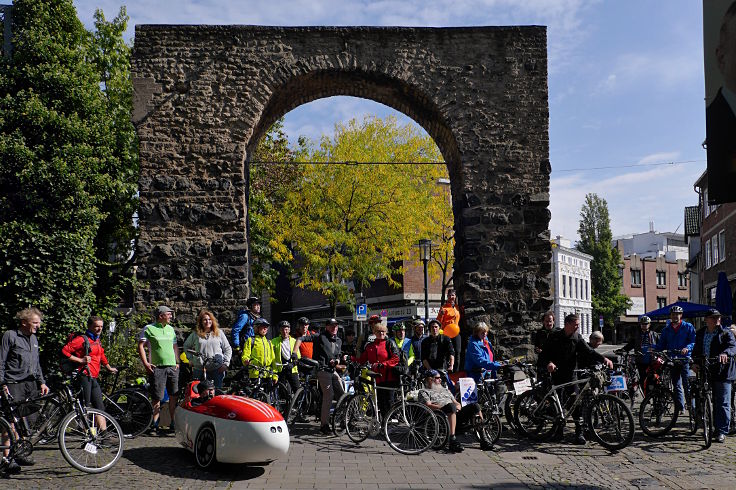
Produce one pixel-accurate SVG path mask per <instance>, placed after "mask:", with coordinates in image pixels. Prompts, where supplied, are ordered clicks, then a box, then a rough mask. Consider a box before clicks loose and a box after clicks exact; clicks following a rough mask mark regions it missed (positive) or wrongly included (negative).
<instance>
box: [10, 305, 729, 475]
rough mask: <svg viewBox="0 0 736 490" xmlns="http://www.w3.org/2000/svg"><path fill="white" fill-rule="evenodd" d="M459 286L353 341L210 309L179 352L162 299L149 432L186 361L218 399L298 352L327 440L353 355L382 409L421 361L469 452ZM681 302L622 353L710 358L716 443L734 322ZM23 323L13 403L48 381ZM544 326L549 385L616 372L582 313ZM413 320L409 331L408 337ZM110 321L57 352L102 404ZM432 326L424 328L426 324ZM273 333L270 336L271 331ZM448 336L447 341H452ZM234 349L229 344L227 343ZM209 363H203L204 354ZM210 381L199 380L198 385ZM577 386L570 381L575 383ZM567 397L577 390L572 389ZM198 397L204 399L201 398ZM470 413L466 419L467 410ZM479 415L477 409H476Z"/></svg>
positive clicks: (476, 340)
mask: <svg viewBox="0 0 736 490" xmlns="http://www.w3.org/2000/svg"><path fill="white" fill-rule="evenodd" d="M455 299H456V296H455V293H454V292H453V291H450V292H449V294H448V301H447V303H446V304H445V305H444V306H443V308H442V311H441V312H440V315H439V317H438V318H437V319H433V320H430V321H429V322H427V324H425V322H424V321H423V320H421V319H416V320H414V321H413V322H411V323H408V325H407V322H399V323H396V324H394V325H393V327H392V335H389V329H388V327H387V325H386V324H385V322H384V321H383V319H381V318H379V317H378V316H377V315H373V316H371V317H370V318H369V320H368V325H369V329H370V332H369V335H358V336H356V334H355V332H354V331H350V330H346V331H344V332H343V334H342V335H338V329H339V322H338V321H337V320H336V319H334V318H333V319H329V320H327V321H326V322H325V324H324V329H323V330H322V331H321V332H319V331H318V330H317V329H315V328H314V327H313V326H312V325H311V322H310V321H309V320H308V319H307V318H305V317H302V318H300V319H299V320H298V321H297V324H296V325H295V328H294V329H292V326H291V324H290V323H289V322H288V321H281V322H280V323H279V324H278V335H275V336H273V338H269V335H268V334H269V331H270V327H271V326H270V324H269V322H268V321H267V320H266V319H265V318H263V317H262V316H260V301H259V300H258V299H257V298H251V299H249V300H248V302H247V308H245V309H243V310H241V311H240V312H239V314H238V316H237V320H236V322H235V325H234V326H233V328H232V330H231V338H230V341H229V340H228V338H227V336H226V335H225V333H224V332H223V331H222V329H220V327H219V325H218V322H217V319H216V318H215V316H214V314H212V312H210V311H207V310H205V311H202V312H201V313H200V314H199V315H198V317H197V323H196V326H195V327H194V329H193V330H192V332H191V334H190V335H189V336H188V337H187V338H186V340H185V342H184V344H183V349H182V352H180V351H179V348H178V344H177V337H176V332H175V331H174V329H173V327H172V326H171V325H170V322H171V318H172V313H173V312H172V310H171V309H169V308H168V307H165V306H160V307H158V308H157V309H156V312H155V321H154V322H153V323H152V324H150V325H147V326H146V327H145V328H144V329H143V330H142V331H141V333H140V335H139V350H138V352H139V355H140V359H141V362H142V363H143V366H144V367H145V369H146V371H147V373H148V375H149V383H150V397H151V400H152V405H153V411H154V416H153V424H152V427H151V431H152V432H154V433H159V434H164V433H170V432H172V430H173V423H172V424H171V426H170V427H168V429H163V428H160V427H159V424H158V420H159V412H160V405H161V401H162V400H164V398H165V394H168V397H169V410H170V415H171V420H172V421H173V419H174V417H173V415H174V411H175V409H176V401H177V395H178V392H179V382H178V381H179V375H180V367H181V364H182V363H187V364H188V365H189V366H190V367H191V372H192V375H193V377H194V378H195V379H205V378H206V380H207V381H206V385H207V386H206V388H207V389H206V391H205V390H203V395H205V396H203V399H204V398H207V396H206V395H208V394H209V395H210V396H213V395H214V393H215V390H214V389H215V388H221V387H222V386H223V381H224V378H225V374H226V372H227V370H228V368H229V367H230V366H231V364H232V365H233V366H234V365H237V364H241V365H242V366H243V367H244V368H246V369H247V368H248V366H254V367H258V368H262V369H261V370H260V371H258V370H256V369H253V370H251V371H250V377H258V376H260V375H261V374H259V373H260V372H263V369H268V370H270V372H271V373H272V375H273V378H274V382H276V381H277V380H280V381H281V382H283V383H286V384H288V385H289V386H290V388H291V392H292V393H293V392H296V390H297V389H298V388H299V386H300V383H301V381H300V365H299V363H297V362H296V361H297V360H298V359H300V358H302V357H306V358H311V359H312V360H313V361H316V363H317V365H318V369H317V375H316V377H317V380H318V385H319V389H320V390H321V393H322V405H321V407H320V408H321V409H320V410H319V421H320V429H319V430H320V431H321V432H322V433H323V434H325V435H327V434H331V433H332V429H331V428H330V413H331V409H332V408H333V402H334V401H335V400H337V399H339V398H340V397H341V395H342V394H343V393H344V390H345V387H344V383H343V379H342V376H341V374H342V373H343V371H344V370H345V369H346V365H347V364H348V363H349V362H353V363H359V364H361V365H364V366H367V367H368V368H370V370H371V371H373V372H374V373H375V377H376V385H377V386H379V387H382V388H384V389H381V390H379V392H378V397H379V398H378V407H379V410H380V411H381V412H383V411H385V410H386V409H387V408H388V407H389V406H390V405H391V403H392V396H394V393H395V390H390V389H385V388H397V387H398V386H399V382H400V378H401V375H402V374H404V373H406V372H407V369H408V368H409V367H410V366H412V365H414V367H415V368H417V367H418V369H415V372H416V371H419V372H421V375H422V376H423V379H424V382H425V383H424V386H423V390H422V391H423V393H422V394H421V395H420V397H419V400H420V401H421V402H422V403H425V404H426V405H427V406H429V407H430V408H432V409H433V410H438V411H442V412H445V413H446V414H447V415H448V417H449V418H450V420H451V423H450V436H449V444H448V449H449V450H450V451H453V452H458V451H462V450H463V447H462V445H461V444H460V443H459V442H458V441H457V440H456V438H455V433H454V432H455V425H456V418H460V419H464V418H467V417H469V416H478V414H479V412H480V409H478V408H477V407H473V406H472V404H470V405H471V406H470V407H469V408H468V407H464V406H463V405H461V404H459V403H458V402H457V400H456V396H455V394H453V393H452V392H451V391H449V390H448V386H449V387H450V388H452V387H453V383H452V380H451V379H450V377H449V375H448V374H449V373H452V372H453V371H458V370H459V358H460V352H459V348H458V344H459V343H460V342H459V336H460V329H459V318H460V314H459V311H458V310H457V307H456V306H455ZM682 314H683V312H682V309H681V308H680V307H679V306H673V307H672V309H671V311H670V320H669V321H668V322H667V324H666V326H665V327H664V329H663V330H662V332H661V333H659V334H658V333H656V332H654V331H652V330H651V319H650V318H648V317H647V316H642V317H641V318H640V321H639V325H640V331H639V332H638V334H636V335H634V336H633V337H632V338H631V339H630V340H629V342H628V343H627V344H626V345H625V347H624V350H625V351H632V350H633V351H635V352H636V357H635V359H636V361H635V362H636V368H637V370H638V371H639V374H640V379H642V380H644V379H646V376H647V370H648V369H649V364H650V362H651V360H652V354H653V353H654V352H657V351H662V352H668V353H670V354H674V355H677V356H680V357H682V358H686V359H688V360H690V359H705V360H708V359H709V360H711V361H713V362H714V363H715V364H716V366H715V367H714V368H710V370H709V373H710V378H711V379H710V385H711V387H712V392H713V412H714V424H713V425H714V434H713V435H714V440H715V441H717V442H723V441H724V440H725V438H726V435H727V434H728V433H729V429H730V427H729V424H730V421H731V387H732V384H733V382H734V381H736V362H735V361H734V359H735V358H736V339H735V337H734V333H733V332H732V331H731V329H730V328H729V327H726V326H723V325H721V314H720V313H719V312H718V311H717V310H710V311H709V313H708V314H707V316H706V318H705V323H706V326H705V327H704V328H702V329H700V330H699V331H697V332H696V331H695V328H694V327H693V325H692V324H691V323H689V322H687V321H683V319H682ZM17 318H18V320H19V323H20V325H19V327H18V328H17V329H11V330H8V331H6V332H5V333H4V335H3V338H2V345H1V346H0V384H1V385H2V388H3V390H4V392H5V393H6V394H9V395H10V396H11V397H13V398H18V399H32V398H34V397H37V396H38V395H39V394H41V395H43V394H45V393H47V392H48V387H47V386H46V381H45V379H44V377H43V373H42V371H41V366H40V362H39V350H38V339H37V338H36V335H37V332H38V329H39V327H40V324H41V320H42V318H43V315H42V313H41V312H40V311H39V310H37V309H35V308H28V309H25V310H23V311H21V312H19V313H18V315H17ZM542 323H543V326H542V328H541V329H540V330H539V331H537V332H535V333H534V334H533V337H532V341H533V344H534V350H535V352H536V354H537V356H538V360H537V368H538V370H539V371H540V372H546V373H549V377H550V378H551V380H552V383H553V384H554V385H559V384H563V383H567V382H570V381H571V380H573V379H574V377H575V375H576V372H577V371H576V370H577V369H578V368H580V367H581V366H589V365H593V364H605V365H606V367H607V368H609V369H612V368H613V363H612V362H611V360H609V359H608V358H606V357H604V356H602V355H601V354H599V353H598V352H596V350H595V349H594V347H595V344H593V347H591V344H589V343H588V342H586V341H584V340H583V338H582V337H581V335H580V334H579V332H578V328H579V319H578V317H577V316H576V315H574V314H573V315H568V316H566V317H565V318H564V324H563V328H560V329H556V328H554V323H555V322H554V313H553V312H548V313H546V314H545V315H544V317H543V322H542ZM407 327H409V328H411V330H412V331H411V332H410V333H411V335H410V336H407V332H406V330H407ZM102 328H103V321H102V319H101V318H100V317H96V316H93V317H91V318H90V319H89V321H88V324H87V329H86V331H85V332H84V333H82V334H78V335H71V336H70V338H69V339H68V341H67V343H66V345H64V347H63V348H62V350H61V352H62V358H63V361H62V365H63V364H64V363H67V364H71V366H72V368H71V369H72V370H78V371H84V373H85V376H80V377H79V383H80V387H81V390H82V396H83V397H84V400H85V402H86V404H87V405H88V406H91V407H94V408H98V409H100V410H102V408H103V407H102V395H101V389H100V385H99V382H98V381H97V378H98V376H99V373H100V371H101V370H102V369H105V370H107V371H110V372H115V371H116V369H115V368H114V367H112V366H110V364H109V363H108V361H107V358H106V357H105V352H104V349H103V348H102V345H101V343H100V335H101V333H102ZM425 329H426V330H425ZM275 333H276V332H274V334H275ZM487 333H488V326H487V325H486V324H485V323H482V322H481V323H479V324H478V325H476V326H475V327H474V329H473V332H472V335H471V336H470V337H469V339H468V342H467V348H466V351H465V356H464V366H463V367H464V370H465V373H466V376H468V377H470V378H473V380H474V381H475V382H476V383H478V382H480V381H481V378H482V377H484V376H487V374H488V373H496V371H497V370H498V369H499V368H500V367H501V366H502V363H500V362H497V361H494V352H493V347H492V345H491V344H490V342H489V341H488V337H487ZM450 335H452V336H450ZM231 344H232V346H231ZM203 358H204V359H208V362H207V365H202V364H201V359H203ZM691 367H692V369H693V370H697V369H698V366H697V363H693V364H692V365H691V363H690V362H686V363H679V364H677V365H676V367H675V368H673V372H672V373H671V379H672V384H673V388H674V391H675V394H676V396H675V405H676V406H675V409H676V410H677V411H679V412H682V411H684V410H688V409H690V408H691V407H688V406H687V403H686V396H685V395H686V391H687V390H688V372H689V369H690V368H691ZM203 386H204V385H203ZM571 390H574V388H571ZM570 394H573V393H572V392H571V393H570ZM200 401H201V400H200ZM469 414H470V415H469ZM481 416H482V415H481ZM573 419H574V421H575V429H576V430H575V437H574V442H575V443H579V444H584V443H585V442H586V440H585V431H584V429H583V427H582V426H581V423H580V419H581V414H580V413H579V409H578V413H574V414H573ZM562 427H563V426H562V425H560V426H559V427H557V433H556V434H555V436H556V437H558V438H560V437H561V436H562V433H561V431H562ZM33 463H34V462H33V460H32V458H30V457H28V458H18V459H16V460H15V461H12V462H9V464H8V465H6V468H7V469H6V471H9V472H15V471H19V469H20V465H31V464H33Z"/></svg>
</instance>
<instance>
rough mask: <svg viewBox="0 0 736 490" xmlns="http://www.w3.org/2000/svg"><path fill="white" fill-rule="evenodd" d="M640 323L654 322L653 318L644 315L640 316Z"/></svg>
mask: <svg viewBox="0 0 736 490" xmlns="http://www.w3.org/2000/svg"><path fill="white" fill-rule="evenodd" d="M639 323H652V319H651V318H649V317H648V316H646V315H642V316H640V317H639Z"/></svg>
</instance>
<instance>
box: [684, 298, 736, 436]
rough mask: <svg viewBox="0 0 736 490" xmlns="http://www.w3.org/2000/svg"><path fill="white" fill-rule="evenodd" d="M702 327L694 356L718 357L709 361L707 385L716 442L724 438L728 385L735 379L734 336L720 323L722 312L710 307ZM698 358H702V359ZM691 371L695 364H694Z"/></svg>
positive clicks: (728, 411)
mask: <svg viewBox="0 0 736 490" xmlns="http://www.w3.org/2000/svg"><path fill="white" fill-rule="evenodd" d="M705 324H706V326H705V327H704V328H701V329H700V330H698V331H697V332H696V334H695V347H693V359H697V358H705V357H717V358H718V362H719V365H712V364H711V365H710V379H709V382H710V386H711V388H713V425H714V428H715V434H714V435H715V440H716V442H725V441H726V434H728V431H729V425H730V422H731V385H732V383H733V381H734V380H736V364H735V363H734V356H735V355H736V339H734V336H733V333H731V330H730V329H729V328H727V327H724V326H723V325H721V313H720V312H719V311H718V310H715V309H711V310H710V311H709V312H708V316H706V317H705ZM700 362H704V361H703V360H702V359H701V361H700ZM692 368H693V371H697V370H698V365H697V364H693V366H692Z"/></svg>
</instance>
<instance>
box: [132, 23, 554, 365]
mask: <svg viewBox="0 0 736 490" xmlns="http://www.w3.org/2000/svg"><path fill="white" fill-rule="evenodd" d="M546 50H547V46H546V31H545V28H544V27H538V26H528V27H479V28H452V29H451V28H438V29H434V28H421V29H419V28H417V29H415V28H365V27H360V28H333V27H310V28H274V27H257V26H150V25H149V26H140V25H139V26H137V27H136V35H135V46H134V50H133V58H132V77H133V86H134V114H133V119H134V122H135V124H136V127H137V131H138V136H139V139H140V158H141V178H140V196H141V206H140V213H139V215H140V225H141V229H140V239H139V241H138V248H137V264H138V277H139V278H140V279H142V280H143V281H146V283H147V287H146V288H144V289H142V290H140V292H139V295H138V298H137V305H138V307H139V308H145V307H147V306H148V305H150V304H152V303H153V302H157V301H158V302H163V303H167V304H170V305H171V306H172V307H174V308H175V309H176V310H177V314H178V317H179V319H181V320H184V321H191V319H192V318H193V317H194V315H195V314H196V312H197V311H198V310H199V309H200V308H202V307H205V306H206V307H209V308H211V309H213V310H214V311H215V312H216V314H217V315H218V317H219V318H220V321H221V323H222V324H225V325H227V324H228V322H229V321H231V319H232V313H233V312H234V311H235V310H236V309H237V308H238V307H239V306H240V305H242V303H243V301H244V299H245V298H246V297H247V295H248V261H247V240H246V233H247V232H246V221H247V208H246V189H247V182H246V180H245V176H246V175H247V162H248V159H249V155H250V154H251V153H252V150H253V149H254V148H255V147H256V145H257V143H258V140H259V139H260V137H261V136H262V135H263V134H264V133H265V132H266V130H267V129H268V128H269V127H270V125H271V124H272V123H273V122H274V121H276V120H277V119H278V118H279V117H281V116H283V115H284V114H285V113H287V112H288V111H290V110H291V109H293V108H295V107H297V106H299V105H302V104H305V103H308V102H310V101H312V100H315V99H319V98H323V97H329V96H335V95H350V96H357V97H364V98H368V99H372V100H375V101H377V102H380V103H383V104H386V105H388V106H390V107H393V108H395V109H397V110H399V111H401V112H403V113H405V114H406V115H408V116H409V117H412V118H413V119H414V120H415V121H416V122H417V123H418V124H420V125H421V126H422V127H423V128H424V129H425V130H426V131H427V132H428V133H429V134H430V136H432V138H434V140H435V142H436V143H437V145H438V147H439V148H440V150H441V152H442V154H443V157H444V159H445V161H446V162H447V165H448V169H449V173H450V180H451V191H452V196H453V211H454V214H455V228H456V250H455V256H456V264H455V269H456V278H455V285H456V287H457V289H458V291H459V295H460V300H461V302H462V304H463V305H464V307H465V313H466V320H467V325H469V326H470V325H473V324H474V323H475V322H477V321H480V320H484V321H486V322H488V323H489V324H490V325H491V326H492V328H493V329H494V330H495V333H496V338H497V339H499V341H500V343H501V344H502V347H504V348H505V349H507V350H508V353H511V351H512V350H515V351H516V352H519V353H522V352H527V350H528V348H529V345H528V342H529V340H528V339H529V335H528V332H529V330H532V329H534V328H537V327H538V326H539V321H540V319H541V315H542V313H543V312H544V311H545V310H546V309H547V308H548V307H549V306H550V304H551V300H550V299H549V282H548V275H549V273H550V243H549V232H548V230H547V228H548V223H549V219H550V213H549V210H548V204H549V173H550V164H549V141H548V119H549V114H548V103H547V58H546V54H547V53H546Z"/></svg>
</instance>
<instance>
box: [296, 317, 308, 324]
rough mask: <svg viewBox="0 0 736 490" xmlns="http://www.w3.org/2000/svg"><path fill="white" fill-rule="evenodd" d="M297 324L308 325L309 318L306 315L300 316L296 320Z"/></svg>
mask: <svg viewBox="0 0 736 490" xmlns="http://www.w3.org/2000/svg"><path fill="white" fill-rule="evenodd" d="M296 322H297V323H298V324H299V325H309V318H307V317H306V316H303V317H301V318H300V319H298V320H297V321H296Z"/></svg>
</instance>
